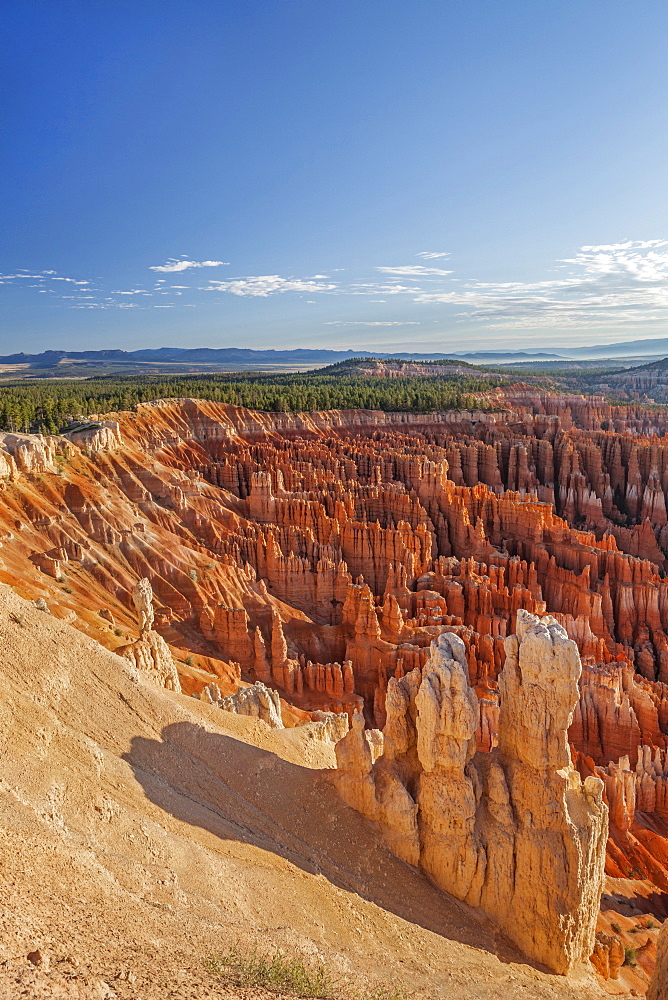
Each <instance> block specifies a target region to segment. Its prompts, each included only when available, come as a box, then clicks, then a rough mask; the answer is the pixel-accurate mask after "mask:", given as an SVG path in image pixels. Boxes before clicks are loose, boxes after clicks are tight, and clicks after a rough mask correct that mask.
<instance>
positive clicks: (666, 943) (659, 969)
mask: <svg viewBox="0 0 668 1000" xmlns="http://www.w3.org/2000/svg"><path fill="white" fill-rule="evenodd" d="M647 1000H668V923H666V924H665V925H664V927H663V930H662V931H661V934H660V936H659V943H658V946H657V953H656V966H655V968H654V975H653V976H652V981H651V983H650V986H649V990H648V992H647Z"/></svg>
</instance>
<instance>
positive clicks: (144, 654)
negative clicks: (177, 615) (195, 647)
mask: <svg viewBox="0 0 668 1000" xmlns="http://www.w3.org/2000/svg"><path fill="white" fill-rule="evenodd" d="M132 601H133V604H134V606H135V609H136V611H137V616H138V618H139V629H140V636H139V639H138V640H137V641H136V642H132V643H130V644H129V645H127V646H123V647H121V648H120V649H118V650H117V652H119V653H121V654H122V655H123V656H125V657H127V659H128V660H130V661H131V662H132V663H134V665H135V666H136V668H137V670H138V671H139V673H140V675H141V676H142V677H143V678H144V679H145V680H147V681H149V682H150V683H151V684H155V685H156V687H164V688H168V689H169V690H170V691H178V692H180V691H181V682H180V680H179V675H178V671H177V669H176V664H175V663H174V658H173V656H172V654H171V652H170V650H169V646H168V645H167V643H166V642H165V640H164V639H163V637H162V636H161V635H159V634H158V632H155V631H154V630H153V628H152V625H153V621H154V612H153V590H152V588H151V584H150V582H149V580H148V579H147V578H146V577H142V579H141V580H139V581H138V582H137V585H136V586H135V588H134V590H133V591H132Z"/></svg>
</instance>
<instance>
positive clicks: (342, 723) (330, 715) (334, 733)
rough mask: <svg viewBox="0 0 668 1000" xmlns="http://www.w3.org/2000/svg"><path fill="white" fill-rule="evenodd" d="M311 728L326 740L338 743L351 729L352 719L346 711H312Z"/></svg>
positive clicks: (320, 737) (316, 734)
mask: <svg viewBox="0 0 668 1000" xmlns="http://www.w3.org/2000/svg"><path fill="white" fill-rule="evenodd" d="M311 720H312V722H311V729H312V731H313V733H314V735H315V736H317V737H318V738H319V739H321V740H323V741H324V742H329V743H338V742H339V740H342V739H343V737H344V736H345V735H346V733H347V732H348V730H349V729H350V721H349V719H348V716H347V714H346V713H345V712H320V711H316V712H312V713H311Z"/></svg>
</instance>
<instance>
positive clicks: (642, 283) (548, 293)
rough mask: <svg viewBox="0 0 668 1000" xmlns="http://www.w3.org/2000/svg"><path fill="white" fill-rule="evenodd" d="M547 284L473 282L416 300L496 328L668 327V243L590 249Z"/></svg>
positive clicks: (627, 243) (631, 243) (584, 249)
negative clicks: (449, 308)
mask: <svg viewBox="0 0 668 1000" xmlns="http://www.w3.org/2000/svg"><path fill="white" fill-rule="evenodd" d="M557 263H558V264H560V265H561V269H562V271H563V272H564V273H563V275H560V276H559V277H557V278H551V279H547V280H544V281H535V282H522V281H508V282H481V281H468V282H464V283H462V284H460V285H458V286H457V287H456V288H454V289H446V288H444V289H440V290H422V291H421V292H420V294H419V295H418V296H416V299H415V301H416V302H421V303H425V304H435V303H440V304H443V305H452V306H458V307H460V308H461V310H462V311H460V312H459V314H458V315H459V316H460V317H462V318H475V319H479V320H483V321H485V323H486V325H488V326H489V327H491V328H493V329H503V328H515V329H521V328H526V329H532V328H569V327H571V328H578V329H585V328H597V327H607V328H615V327H617V328H619V327H624V326H629V325H633V324H644V325H646V326H649V325H651V324H653V323H657V322H661V323H665V322H666V321H668V240H626V241H624V242H622V243H612V244H601V245H592V246H583V247H580V248H579V250H577V251H576V252H575V254H574V255H573V256H572V257H567V258H563V259H561V260H560V261H558V262H557Z"/></svg>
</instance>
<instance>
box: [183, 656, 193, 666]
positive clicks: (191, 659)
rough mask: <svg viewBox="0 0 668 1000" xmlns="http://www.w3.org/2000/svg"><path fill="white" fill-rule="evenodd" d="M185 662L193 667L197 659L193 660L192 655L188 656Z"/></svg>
mask: <svg viewBox="0 0 668 1000" xmlns="http://www.w3.org/2000/svg"><path fill="white" fill-rule="evenodd" d="M183 662H184V663H185V665H186V666H187V667H192V666H193V664H194V662H195V661H194V660H193V658H192V656H186V658H185V660H184V661H183Z"/></svg>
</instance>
